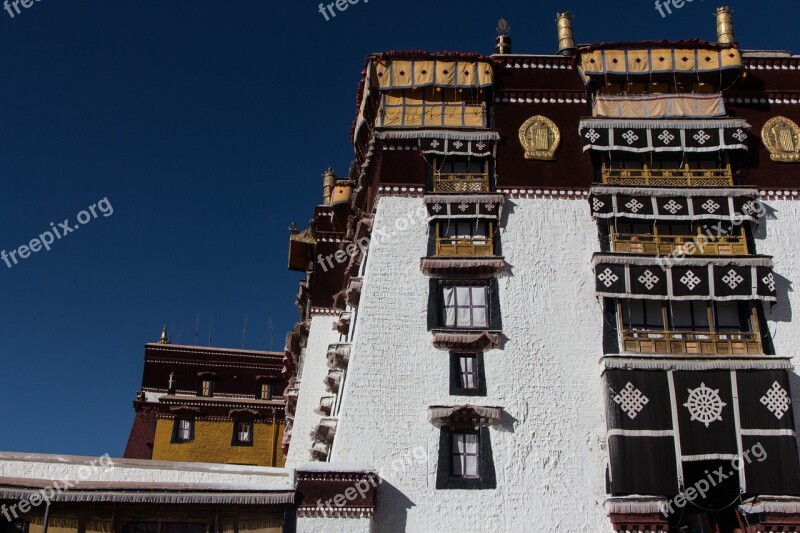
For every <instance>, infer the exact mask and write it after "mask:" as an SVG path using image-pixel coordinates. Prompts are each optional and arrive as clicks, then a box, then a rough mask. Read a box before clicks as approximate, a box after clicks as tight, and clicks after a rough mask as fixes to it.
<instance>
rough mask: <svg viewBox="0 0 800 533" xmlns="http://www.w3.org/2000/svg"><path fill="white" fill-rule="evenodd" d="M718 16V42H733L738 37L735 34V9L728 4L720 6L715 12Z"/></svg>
mask: <svg viewBox="0 0 800 533" xmlns="http://www.w3.org/2000/svg"><path fill="white" fill-rule="evenodd" d="M714 14H715V15H716V17H717V43H719V44H733V43H734V42H736V38H735V37H734V35H733V11H731V8H729V7H728V6H722V7H718V8H717V10H716V11H715V12H714Z"/></svg>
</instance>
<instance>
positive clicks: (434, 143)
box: [431, 139, 440, 148]
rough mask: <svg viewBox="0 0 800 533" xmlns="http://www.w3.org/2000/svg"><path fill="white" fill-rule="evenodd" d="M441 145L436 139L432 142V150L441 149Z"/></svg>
mask: <svg viewBox="0 0 800 533" xmlns="http://www.w3.org/2000/svg"><path fill="white" fill-rule="evenodd" d="M439 144H440V143H439V141H437V140H436V139H434V140H433V141H431V148H439Z"/></svg>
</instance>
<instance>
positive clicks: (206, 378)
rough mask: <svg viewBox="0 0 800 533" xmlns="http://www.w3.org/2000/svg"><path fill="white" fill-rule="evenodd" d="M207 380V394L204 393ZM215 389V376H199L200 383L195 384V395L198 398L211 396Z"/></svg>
mask: <svg viewBox="0 0 800 533" xmlns="http://www.w3.org/2000/svg"><path fill="white" fill-rule="evenodd" d="M206 382H208V394H204V392H203V389H204V385H205V383H206ZM216 389H217V378H215V377H213V376H200V383H198V384H197V396H198V397H200V398H213V397H214V394H215V393H216Z"/></svg>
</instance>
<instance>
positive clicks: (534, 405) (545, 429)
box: [293, 197, 612, 533]
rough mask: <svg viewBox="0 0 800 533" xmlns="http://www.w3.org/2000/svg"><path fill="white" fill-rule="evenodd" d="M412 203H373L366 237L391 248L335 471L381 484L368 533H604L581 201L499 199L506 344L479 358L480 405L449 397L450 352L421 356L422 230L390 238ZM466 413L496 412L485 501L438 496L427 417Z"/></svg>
mask: <svg viewBox="0 0 800 533" xmlns="http://www.w3.org/2000/svg"><path fill="white" fill-rule="evenodd" d="M422 202H423V200H422V198H421V197H382V198H381V199H380V200H379V202H378V205H377V210H376V220H375V228H376V229H381V228H385V230H386V231H387V232H388V233H390V235H391V237H389V238H388V239H386V240H385V242H381V240H380V239H376V238H373V241H372V244H371V246H370V250H369V255H368V258H367V264H366V268H365V273H364V285H363V291H362V296H361V303H360V306H359V309H358V318H357V323H356V326H355V332H354V338H353V350H352V355H351V359H350V367H349V370H348V376H347V382H346V384H345V386H344V389H343V391H342V394H343V397H342V403H341V411H340V413H339V414H340V419H339V427H338V431H337V435H336V439H335V442H334V446H333V450H332V460H335V461H359V462H366V463H369V464H371V465H373V466H374V467H375V468H376V469H378V470H379V471H380V473H381V476H382V477H383V479H384V483H383V485H382V486H381V488H380V493H379V499H378V509H377V513H376V514H377V517H376V531H380V532H399V531H415V532H431V533H432V532H442V531H462V532H478V531H509V532H512V531H530V530H531V527H535V528H536V530H539V531H556V530H559V531H570V532H592V533H598V532H604V531H611V530H612V529H611V524H610V522H609V521H608V518H607V517H606V513H605V511H604V510H603V507H602V504H603V501H604V500H605V498H606V496H605V477H604V475H605V474H604V472H605V466H606V451H605V444H604V441H605V420H604V407H603V406H604V399H603V391H602V380H601V375H600V367H599V365H598V360H599V358H600V357H601V355H602V320H603V318H602V316H603V315H602V309H601V305H600V302H599V301H598V300H597V299H596V298H595V297H594V285H593V277H592V272H591V266H590V259H591V256H592V253H593V252H595V251H599V242H598V239H597V229H596V228H597V226H596V224H595V221H594V220H593V219H592V218H591V217H590V216H589V209H588V207H587V204H586V201H585V200H580V199H579V200H570V199H508V201H507V203H506V207H505V214H504V223H503V224H502V230H501V241H502V250H503V255H504V257H505V259H506V261H507V263H508V265H509V268H508V273H507V274H504V275H502V276H501V277H500V279H499V298H500V306H501V310H502V323H503V334H504V336H505V337H506V341H505V343H504V346H503V347H502V349H493V350H487V351H486V352H485V356H484V359H485V373H486V382H487V396H486V397H479V398H475V397H471V398H466V397H458V396H450V395H449V357H448V352H447V351H445V350H438V349H436V348H434V347H433V346H432V344H431V334H430V333H429V331H428V329H427V319H426V317H427V312H428V310H427V307H428V291H429V281H428V280H429V278H428V277H426V276H425V275H423V274H422V273H421V272H420V267H419V261H420V258H421V257H423V256H425V255H426V253H427V240H428V235H427V226H426V225H425V224H417V225H412V226H410V227H409V228H408V229H406V230H402V228H400V227H395V221H396V220H398V219H400V218H406V214H407V213H414V212H417V210H418V209H419V208H420V207H422V205H423V203H422ZM565 320H566V321H567V322H566V324H565ZM315 379H316V378H315ZM302 394H304V391H303V393H301V396H302ZM464 403H475V404H478V405H491V406H502V407H503V408H504V411H505V412H506V413H507V416H506V418H505V419H504V420H503V423H502V425H501V426H498V427H496V428H492V429H491V441H492V451H493V455H494V463H495V471H496V476H497V488H496V489H492V490H437V489H436V488H435V485H436V469H437V462H438V457H439V454H438V447H439V429H437V428H436V427H434V426H433V425H431V424H430V423H429V422H428V420H427V410H428V407H429V406H431V405H456V404H464ZM299 413H300V408H298V417H299V416H300V414H299ZM293 444H294V443H293ZM420 449H422V450H424V453H423V454H420ZM417 457H422V460H419V459H417ZM534 525H535V526H534Z"/></svg>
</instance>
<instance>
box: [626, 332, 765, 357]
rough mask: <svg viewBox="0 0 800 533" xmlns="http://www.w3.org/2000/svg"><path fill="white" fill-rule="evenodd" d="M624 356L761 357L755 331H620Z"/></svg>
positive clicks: (761, 348) (758, 340) (761, 351)
mask: <svg viewBox="0 0 800 533" xmlns="http://www.w3.org/2000/svg"><path fill="white" fill-rule="evenodd" d="M622 351H623V352H625V353H658V354H686V355H761V354H763V353H764V349H763V347H762V345H761V335H760V333H758V332H757V331H756V332H752V333H751V332H737V333H727V332H726V333H718V332H710V331H702V332H698V331H663V330H623V332H622Z"/></svg>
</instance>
